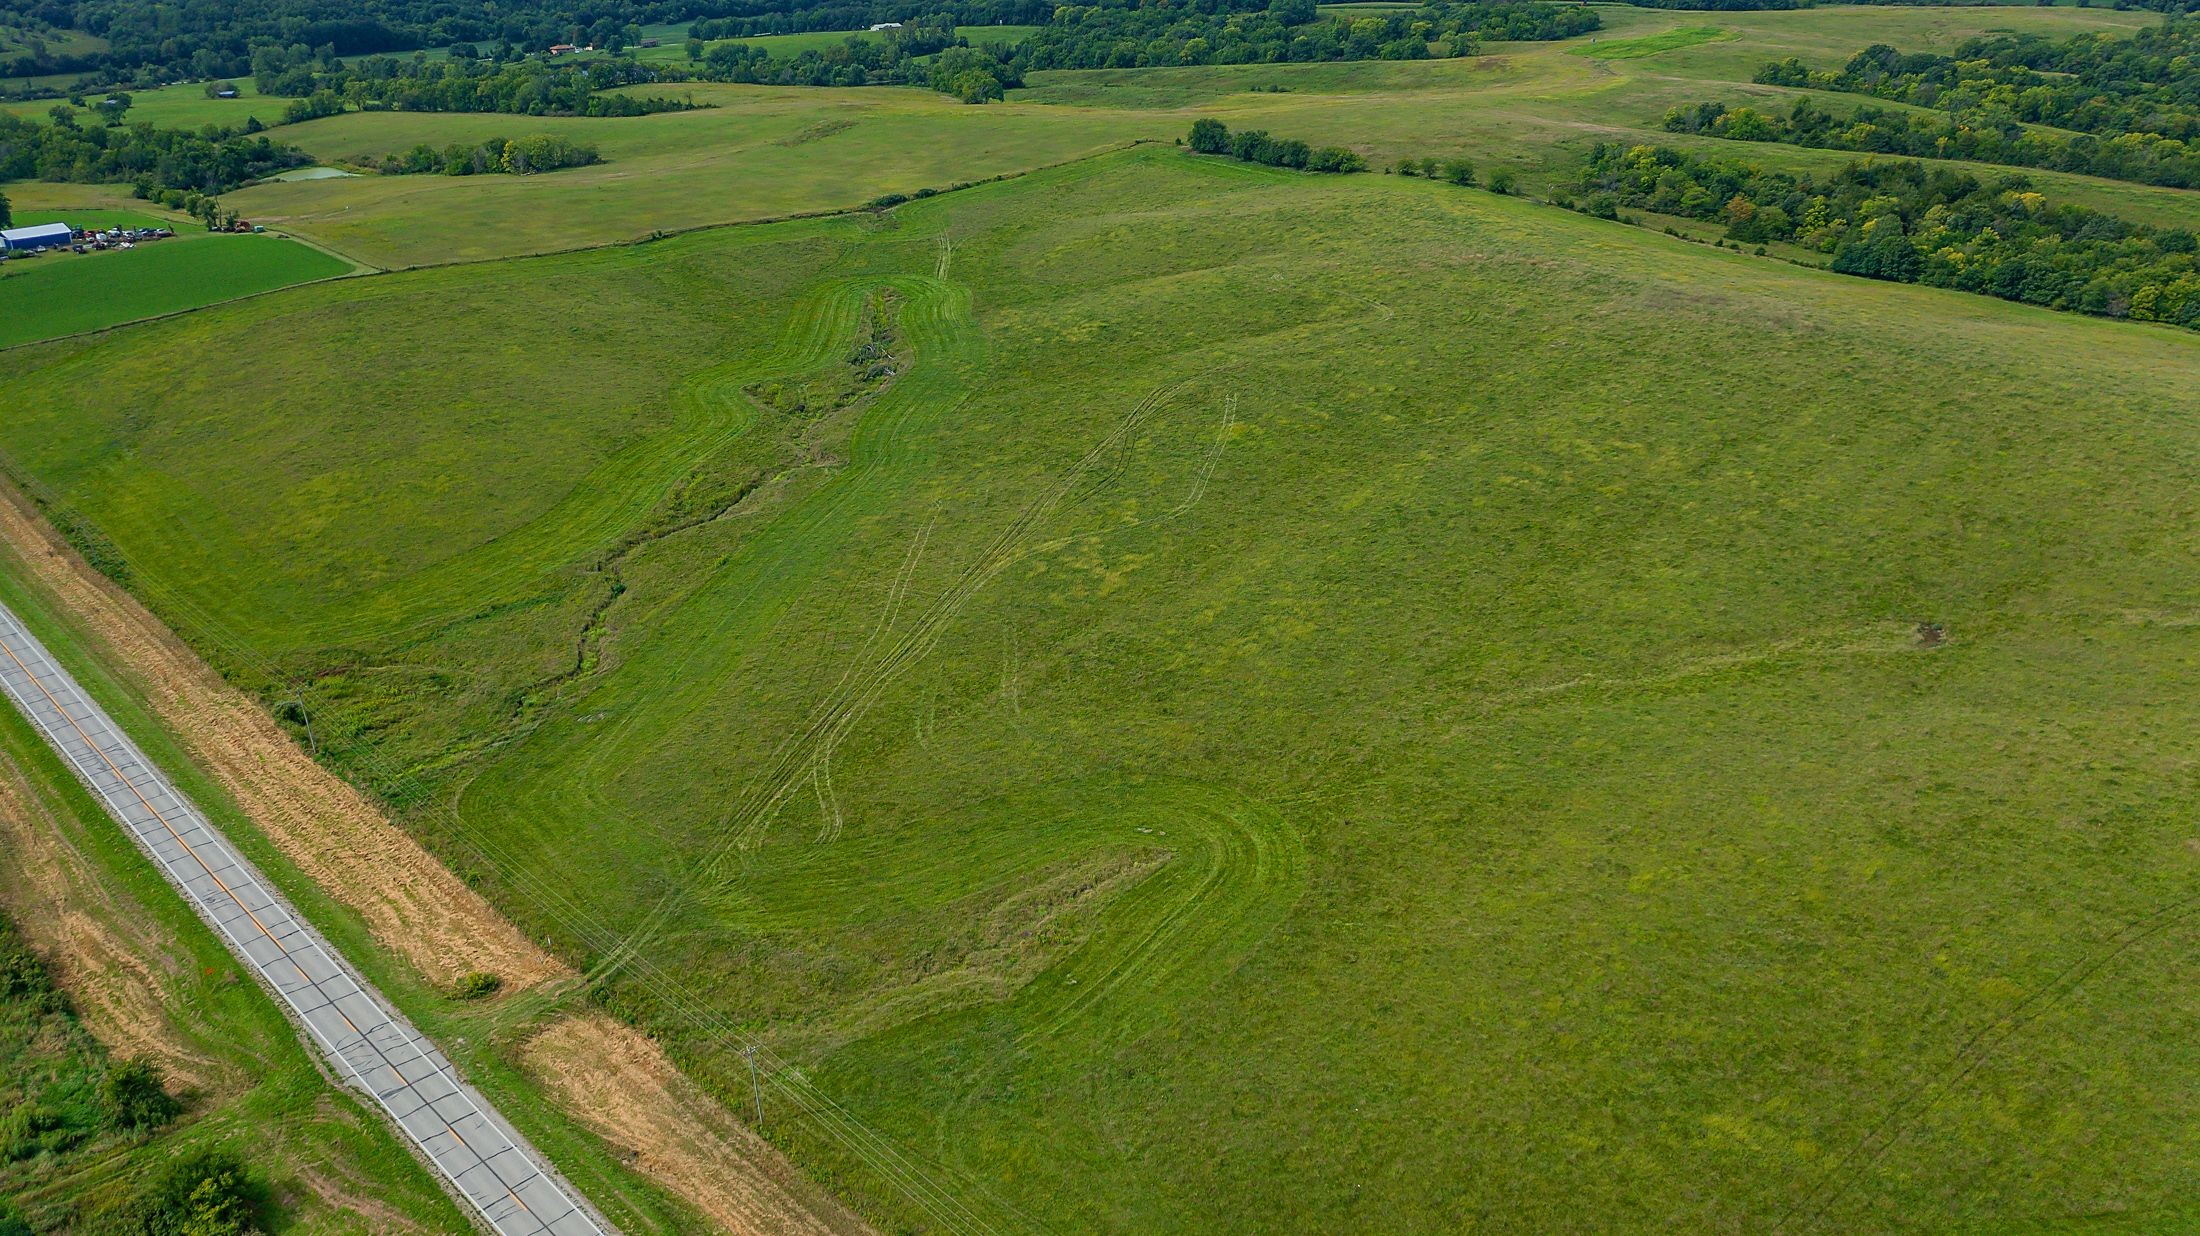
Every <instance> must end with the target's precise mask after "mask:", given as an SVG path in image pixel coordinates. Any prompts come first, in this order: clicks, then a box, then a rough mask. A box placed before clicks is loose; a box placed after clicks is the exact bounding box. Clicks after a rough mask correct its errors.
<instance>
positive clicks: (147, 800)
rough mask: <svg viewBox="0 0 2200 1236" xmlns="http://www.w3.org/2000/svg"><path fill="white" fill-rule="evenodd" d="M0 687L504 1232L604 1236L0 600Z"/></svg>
mask: <svg viewBox="0 0 2200 1236" xmlns="http://www.w3.org/2000/svg"><path fill="white" fill-rule="evenodd" d="M0 692H4V693H5V694H6V695H7V697H8V699H10V700H11V701H13V702H14V704H15V706H16V707H17V708H19V709H21V710H22V712H23V715H24V716H26V717H28V718H30V721H31V724H32V725H34V726H36V727H37V728H38V731H39V732H40V733H41V734H43V735H45V738H46V741H47V742H49V743H52V744H53V746H54V749H55V750H57V751H59V752H60V753H61V755H62V758H63V759H65V760H67V761H68V763H69V765H70V767H72V768H74V769H75V770H76V774H77V776H78V777H80V778H82V779H83V781H84V783H85V784H86V785H87V786H89V787H91V790H92V793H93V794H95V795H96V796H97V797H98V798H99V800H100V802H102V803H103V804H105V805H106V808H107V811H108V812H109V814H111V815H113V816H114V817H115V819H116V820H118V821H120V822H121V824H122V826H123V827H124V828H125V829H127V830H128V831H129V833H130V835H131V836H133V837H135V838H137V841H138V844H139V845H140V846H141V847H143V848H144V849H145V851H146V852H147V853H148V854H151V855H152V857H153V861H154V862H155V863H156V864H157V865H158V866H159V867H160V869H161V871H162V872H163V873H164V874H165V875H167V877H168V879H169V880H170V881H171V882H172V883H174V884H175V885H176V886H177V887H178V888H180V889H181V890H183V894H184V897H185V898H186V899H187V900H189V901H190V902H191V904H192V906H193V907H194V908H196V909H197V910H198V912H199V914H200V915H201V917H203V918H205V919H206V920H207V921H208V922H210V923H212V924H213V925H214V928H215V930H216V931H218V932H219V933H220V934H221V937H222V939H223V941H224V942H225V943H227V944H228V945H229V950H230V951H231V952H233V953H235V954H236V955H237V956H238V957H240V958H242V959H243V960H244V961H245V962H246V964H248V965H250V966H251V967H252V968H253V969H254V970H256V971H258V972H259V974H260V976H261V977H262V978H264V979H266V980H267V983H268V985H269V986H270V987H272V988H274V990H275V991H276V993H277V994H278V995H279V996H281V998H282V999H283V1001H284V1002H285V1003H286V1004H288V1005H289V1006H290V1009H291V1011H292V1012H293V1013H295V1014H296V1020H297V1021H298V1022H300V1023H301V1024H303V1025H304V1026H305V1028H306V1031H307V1033H308V1034H310V1035H311V1036H312V1038H313V1040H314V1041H315V1042H317V1043H318V1044H319V1045H320V1047H321V1048H322V1050H323V1051H324V1052H325V1053H326V1055H327V1056H328V1057H329V1058H330V1059H332V1060H336V1061H340V1062H341V1067H340V1069H339V1073H340V1075H342V1076H344V1077H345V1078H346V1079H347V1080H348V1082H349V1083H350V1084H351V1085H352V1086H353V1087H354V1088H355V1089H357V1090H359V1091H361V1092H362V1093H364V1094H366V1095H368V1096H369V1097H371V1098H372V1099H373V1100H374V1102H375V1104H376V1105H377V1106H379V1107H381V1108H382V1110H383V1111H386V1112H388V1113H389V1116H390V1119H391V1120H393V1121H395V1122H396V1124H397V1126H398V1128H399V1129H401V1130H402V1131H403V1132H404V1134H405V1136H407V1137H408V1138H410V1139H412V1141H413V1142H414V1143H415V1144H416V1145H418V1146H419V1147H420V1149H421V1150H422V1151H423V1152H424V1153H425V1154H426V1155H427V1157H428V1158H429V1160H430V1161H431V1162H433V1163H434V1164H435V1166H436V1167H437V1168H438V1169H439V1170H440V1171H442V1173H443V1174H444V1175H445V1176H447V1177H449V1178H450V1180H451V1181H452V1183H453V1184H455V1185H457V1187H458V1192H459V1194H460V1195H461V1196H463V1197H465V1198H466V1199H467V1200H468V1201H470V1202H472V1203H473V1204H474V1206H475V1208H476V1209H478V1210H479V1211H480V1212H481V1213H482V1215H483V1216H485V1217H486V1218H487V1219H488V1221H489V1226H490V1227H492V1228H494V1229H495V1230H496V1231H497V1232H499V1233H502V1234H503V1236H608V1233H609V1232H610V1228H609V1226H608V1225H607V1224H604V1223H602V1222H601V1221H599V1220H598V1219H596V1218H595V1217H594V1215H593V1214H592V1213H591V1212H590V1211H589V1210H588V1209H587V1208H585V1207H584V1206H582V1205H581V1204H579V1203H578V1202H577V1201H576V1200H575V1197H576V1195H575V1194H574V1193H573V1191H572V1188H571V1186H569V1185H567V1184H566V1183H565V1182H564V1181H563V1180H561V1179H559V1178H558V1176H557V1174H556V1171H555V1170H554V1169H553V1168H551V1166H550V1164H549V1161H548V1160H546V1159H544V1158H543V1157H542V1156H541V1155H540V1154H539V1153H537V1152H536V1150H535V1149H534V1147H532V1146H529V1145H528V1144H527V1142H526V1140H525V1139H523V1138H522V1137H520V1135H519V1134H518V1133H517V1132H516V1131H514V1130H513V1129H512V1127H511V1126H510V1125H508V1124H506V1123H505V1122H504V1120H503V1118H502V1117H500V1116H498V1115H497V1113H496V1112H495V1110H494V1109H492V1108H491V1107H490V1106H489V1103H488V1101H487V1100H486V1099H484V1098H482V1097H481V1095H480V1094H478V1093H476V1092H475V1090H474V1089H473V1087H471V1086H469V1085H467V1084H466V1083H465V1082H464V1081H463V1080H461V1079H460V1078H459V1076H458V1072H457V1070H456V1069H454V1068H453V1067H452V1066H451V1062H450V1061H449V1060H448V1059H446V1058H445V1057H444V1055H443V1053H442V1052H441V1051H440V1050H438V1049H437V1048H436V1046H435V1044H433V1043H431V1042H429V1041H428V1039H427V1038H426V1037H425V1036H423V1035H422V1034H421V1033H420V1032H419V1031H418V1030H415V1029H413V1027H412V1024H411V1023H410V1022H407V1021H406V1020H405V1019H404V1018H403V1017H400V1016H398V1014H397V1013H396V1012H395V1011H394V1010H392V1009H391V1007H390V1006H389V1004H388V1002H387V1001H385V1000H383V999H382V998H381V996H380V995H379V994H378V993H376V992H375V991H373V990H372V989H370V988H369V987H368V986H367V985H366V984H365V983H363V982H361V981H360V980H359V978H358V977H357V976H356V975H355V974H353V973H352V971H351V969H350V967H348V966H346V965H344V964H343V962H342V961H341V960H340V959H339V958H338V957H337V955H336V951H335V950H334V949H332V948H330V947H329V945H328V943H327V941H325V940H323V939H322V938H321V935H320V933H319V932H317V931H315V930H313V928H312V927H310V926H308V925H307V924H306V922H305V920H304V919H302V918H301V917H299V915H298V914H297V912H296V911H294V910H292V909H291V907H290V903H289V902H287V901H285V900H284V899H283V897H282V896H281V894H279V893H277V892H276V891H275V888H274V886H273V885H271V884H269V883H268V882H267V880H266V879H264V878H263V877H262V876H261V875H260V873H259V872H258V871H257V870H255V869H254V868H253V867H252V865H251V864H249V863H247V862H246V861H245V859H244V856H243V855H242V854H239V853H238V852H237V851H236V849H235V848H234V847H233V846H231V845H230V844H229V841H228V839H227V838H224V837H223V836H221V834H219V833H217V832H215V831H214V829H213V827H212V826H211V825H209V824H208V823H207V822H206V818H205V817H204V816H203V815H201V814H200V813H199V811H198V809H197V808H195V807H193V806H192V805H191V804H190V803H189V802H188V801H186V800H185V799H184V797H183V796H182V795H181V794H179V793H177V792H176V790H175V787H174V786H172V785H170V784H169V782H168V779H167V778H166V777H164V776H162V775H161V773H160V770H159V769H157V768H155V767H154V766H153V763H152V761H151V760H149V759H147V758H146V756H145V753H144V752H142V751H140V750H138V748H137V745H136V744H135V743H132V742H131V741H130V739H129V738H128V737H127V736H125V735H124V734H123V732H122V730H121V729H120V728H119V727H118V726H116V725H115V724H114V722H113V721H111V720H109V719H108V717H107V714H106V713H105V712H104V711H102V710H101V709H100V708H99V706H98V705H96V704H94V703H92V701H91V699H90V698H89V697H88V696H86V695H85V694H84V692H83V691H82V690H80V689H79V688H78V687H77V684H76V681H75V680H74V679H73V678H71V677H70V676H69V674H68V673H67V671H65V670H63V669H62V668H61V665H60V663H59V662H57V661H55V660H54V659H53V656H52V655H51V654H50V653H48V652H47V651H46V649H45V646H44V645H42V644H40V643H39V642H38V640H37V639H36V638H34V637H33V636H32V635H31V633H30V632H29V631H28V630H27V629H25V628H24V626H23V624H22V622H21V620H19V619H18V618H17V617H16V616H15V614H14V613H13V612H12V611H11V610H9V609H8V608H7V607H6V606H5V605H0Z"/></svg>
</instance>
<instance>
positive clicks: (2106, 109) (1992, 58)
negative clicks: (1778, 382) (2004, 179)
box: [1684, 17, 2200, 188]
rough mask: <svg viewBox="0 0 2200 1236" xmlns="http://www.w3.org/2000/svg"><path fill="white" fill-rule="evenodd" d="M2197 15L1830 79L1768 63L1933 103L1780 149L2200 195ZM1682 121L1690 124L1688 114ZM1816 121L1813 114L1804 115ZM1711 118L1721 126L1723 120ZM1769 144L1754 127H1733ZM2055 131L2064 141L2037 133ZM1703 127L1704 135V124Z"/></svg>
mask: <svg viewBox="0 0 2200 1236" xmlns="http://www.w3.org/2000/svg"><path fill="white" fill-rule="evenodd" d="M2196 53H2200V17H2183V18H2175V19H2172V20H2170V21H2168V22H2165V23H2164V24H2163V25H2161V26H2159V27H2155V28H2150V29H2145V30H2140V31H2138V32H2136V33H2135V34H2133V35H2132V36H2130V37H2129V38H2112V37H2106V36H2103V35H2099V34H2082V35H2077V36H2075V37H2072V38H2067V39H2047V38H2042V37H2040V36H2038V35H2013V34H2010V35H1995V36H1992V37H1988V38H1980V39H1971V40H1968V41H1966V42H1965V43H1963V44H1962V45H1961V46H1959V47H1957V48H1956V51H1955V54H1954V55H1952V56H1941V55H1934V54H1929V53H1904V52H1901V51H1897V50H1896V49H1894V48H1892V47H1888V46H1886V45H1884V44H1875V45H1874V46H1871V47H1867V48H1865V49H1864V50H1863V51H1860V52H1858V53H1857V54H1856V55H1854V56H1852V57H1850V58H1849V61H1848V63H1847V64H1845V65H1843V66H1842V67H1841V68H1840V69H1838V70H1834V71H1830V72H1827V71H1819V70H1813V69H1810V68H1809V67H1807V66H1805V65H1804V64H1803V63H1802V62H1801V61H1799V60H1795V59H1792V58H1791V59H1788V60H1784V61H1781V62H1779V63H1777V64H1768V65H1766V66H1765V67H1764V68H1763V69H1761V70H1759V71H1758V72H1757V75H1756V80H1757V81H1759V82H1762V83H1765V84H1768V85H1775V86H1793V87H1811V88H1816V89H1821V90H1840V91H1846V92H1850V93H1855V94H1863V95H1869V96H1871V97H1873V98H1878V99H1887V100H1892V101H1895V102H1899V103H1908V104H1914V105H1916V106H1919V107H1925V108H1931V109H1933V110H1934V111H1935V112H1937V113H1939V115H1937V116H1935V115H1924V116H1914V115H1905V114H1901V113H1896V112H1891V111H1883V110H1878V111H1874V112H1872V113H1871V114H1870V116H1869V117H1868V118H1867V119H1865V120H1863V121H1862V122H1861V125H1860V126H1859V125H1847V126H1841V125H1832V124H1819V123H1815V122H1813V123H1806V124H1803V125H1800V126H1799V125H1797V124H1796V123H1795V122H1794V120H1793V118H1790V120H1789V122H1788V123H1787V124H1785V125H1777V124H1775V125H1771V126H1769V127H1770V128H1772V129H1774V130H1782V129H1784V130H1785V131H1784V132H1777V133H1776V134H1775V135H1774V136H1775V137H1776V139H1777V140H1785V141H1794V142H1798V143H1799V144H1803V145H1823V146H1832V147H1835V148H1838V149H1850V150H1874V151H1884V152H1889V153H1901V154H1914V155H1936V156H1941V157H1948V158H1976V159H1984V160H1988V161H1992V162H2000V163H2015V164H2019V165H2023V166H2028V167H2048V168H2055V169H2057V170H2060V171H2074V172H2087V173H2091V174H2094V175H2100V176H2113V177H2117V178H2119V179H2124V180H2138V181H2143V182H2145V183H2148V184H2161V185H2172V186H2177V187H2180V188H2191V187H2195V186H2200V68H2196V67H2195V59H2194V58H2195V54H2196ZM1684 119H1689V118H1685V117H1684ZM1806 119H1807V118H1806ZM1710 123H1711V124H1712V125H1714V126H1716V125H1718V124H1719V121H1718V120H1717V119H1716V118H1715V117H1714V118H1711V120H1710ZM1725 125H1726V126H1727V127H1730V128H1733V127H1739V128H1741V129H1742V130H1744V131H1743V132H1735V133H1730V134H1727V135H1728V136H1737V137H1753V138H1754V139H1755V140H1767V138H1766V137H1764V136H1760V135H1759V134H1760V133H1761V130H1762V129H1763V128H1765V127H1768V126H1761V125H1759V124H1758V122H1757V120H1756V119H1755V118H1753V117H1752V118H1743V119H1741V120H1728V121H1726V122H1725ZM2025 125H2047V126H2052V127H2053V128H2056V129H2063V130H2074V131H2075V132H2076V134H2078V135H2079V136H2072V135H2071V134H2068V133H2046V132H2035V131H2027V130H2026V129H2024V128H2023V126H2025ZM1699 127H1701V126H1699Z"/></svg>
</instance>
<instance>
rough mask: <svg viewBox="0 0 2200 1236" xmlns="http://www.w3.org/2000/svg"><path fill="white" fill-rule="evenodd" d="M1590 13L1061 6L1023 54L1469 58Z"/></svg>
mask: <svg viewBox="0 0 2200 1236" xmlns="http://www.w3.org/2000/svg"><path fill="white" fill-rule="evenodd" d="M1600 24H1601V21H1600V19H1599V18H1598V16H1597V13H1596V10H1594V9H1591V8H1588V7H1586V6H1584V5H1568V4H1552V3H1545V2H1543V0H1498V2H1495V3H1432V4H1426V5H1423V6H1422V7H1420V8H1418V9H1410V10H1403V11H1396V12H1385V13H1372V14H1368V15H1365V16H1354V17H1350V18H1341V17H1340V18H1330V17H1325V16H1323V15H1322V14H1321V13H1320V12H1319V10H1317V9H1316V7H1315V5H1314V0H1270V2H1269V3H1268V4H1267V5H1266V6H1265V7H1263V8H1261V9H1258V10H1253V11H1245V10H1230V9H1222V10H1217V11H1203V10H1201V9H1199V8H1197V7H1192V8H1181V7H1175V6H1163V5H1157V4H1156V5H1139V6H1136V7H1122V6H1117V5H1106V4H1102V5H1065V6H1063V7H1061V8H1059V9H1056V10H1055V11H1054V15H1053V18H1052V20H1050V21H1049V22H1048V23H1047V25H1046V26H1044V27H1043V28H1041V29H1040V30H1038V31H1036V32H1034V33H1033V34H1032V35H1031V36H1030V38H1029V39H1027V40H1026V41H1025V43H1024V46H1023V48H1022V51H1023V53H1024V55H1025V57H1026V63H1027V65H1028V67H1029V68H1032V69H1127V68H1144V67H1148V66H1156V65H1161V66H1167V65H1186V64H1278V63H1285V62H1307V61H1329V60H1377V59H1381V60H1422V59H1427V58H1429V57H1431V56H1435V57H1448V56H1468V55H1473V54H1474V53H1475V52H1476V51H1477V50H1478V49H1479V46H1480V40H1482V39H1484V38H1495V39H1524V40H1525V39H1535V40H1550V39H1563V38H1571V37H1573V36H1574V35H1577V34H1585V33H1587V32H1588V31H1591V30H1594V29H1597V28H1598V26H1599V25H1600Z"/></svg>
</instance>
